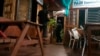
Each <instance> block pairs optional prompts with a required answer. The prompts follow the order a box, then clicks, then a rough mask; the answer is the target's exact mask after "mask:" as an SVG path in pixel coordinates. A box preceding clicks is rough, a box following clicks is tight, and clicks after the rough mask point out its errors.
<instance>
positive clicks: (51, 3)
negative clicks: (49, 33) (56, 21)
mask: <svg viewBox="0 0 100 56" xmlns="http://www.w3.org/2000/svg"><path fill="white" fill-rule="evenodd" d="M61 1H62V0H44V3H46V4H48V9H49V10H53V11H58V10H62V9H63V8H64V7H63V6H62V3H61Z"/></svg>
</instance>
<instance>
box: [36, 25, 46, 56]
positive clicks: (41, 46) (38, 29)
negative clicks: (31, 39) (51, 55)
mask: <svg viewBox="0 0 100 56" xmlns="http://www.w3.org/2000/svg"><path fill="white" fill-rule="evenodd" d="M36 28H37V32H38V37H39V44H40V48H41V53H42V56H44V50H43V41H42V40H43V39H42V36H41V32H40V28H39V26H37V27H36Z"/></svg>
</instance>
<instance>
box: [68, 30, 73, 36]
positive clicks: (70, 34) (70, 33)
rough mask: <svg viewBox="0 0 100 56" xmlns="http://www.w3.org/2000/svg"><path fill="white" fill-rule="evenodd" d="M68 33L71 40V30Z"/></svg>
mask: <svg viewBox="0 0 100 56" xmlns="http://www.w3.org/2000/svg"><path fill="white" fill-rule="evenodd" d="M68 33H69V36H70V38H72V36H73V34H72V32H71V30H68Z"/></svg>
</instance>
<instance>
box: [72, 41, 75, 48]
mask: <svg viewBox="0 0 100 56" xmlns="http://www.w3.org/2000/svg"><path fill="white" fill-rule="evenodd" d="M74 45H75V40H73V43H72V49H73V48H74Z"/></svg>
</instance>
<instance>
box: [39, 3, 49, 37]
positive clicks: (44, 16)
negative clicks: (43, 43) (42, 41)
mask: <svg viewBox="0 0 100 56" xmlns="http://www.w3.org/2000/svg"><path fill="white" fill-rule="evenodd" d="M38 16H39V23H40V24H42V25H43V26H41V27H40V30H41V31H42V32H43V38H46V37H47V23H48V21H49V18H48V10H47V5H46V4H43V9H42V10H40V11H39V14H38Z"/></svg>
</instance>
